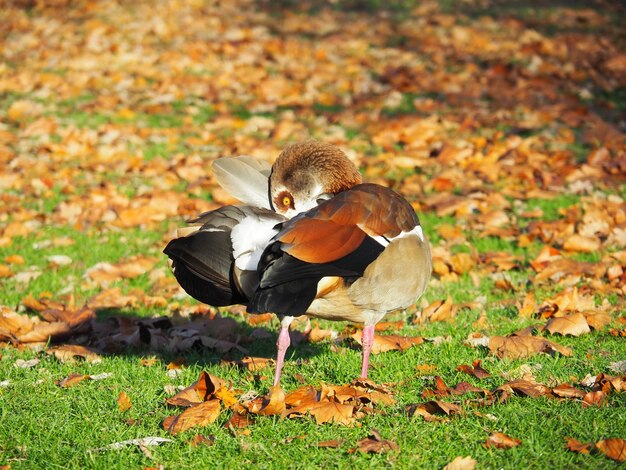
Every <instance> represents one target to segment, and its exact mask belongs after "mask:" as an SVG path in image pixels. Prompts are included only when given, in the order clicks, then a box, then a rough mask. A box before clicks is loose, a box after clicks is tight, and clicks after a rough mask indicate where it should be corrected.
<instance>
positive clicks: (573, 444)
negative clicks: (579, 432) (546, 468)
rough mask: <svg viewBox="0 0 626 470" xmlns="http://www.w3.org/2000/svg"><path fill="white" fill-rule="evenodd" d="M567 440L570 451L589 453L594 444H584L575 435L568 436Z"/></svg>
mask: <svg viewBox="0 0 626 470" xmlns="http://www.w3.org/2000/svg"><path fill="white" fill-rule="evenodd" d="M565 440H566V441H567V444H566V445H565V447H566V448H567V449H568V450H569V451H571V452H576V453H577V454H588V453H589V452H590V451H591V447H593V444H591V443H589V444H583V443H582V442H580V441H579V440H577V439H574V438H573V437H566V438H565Z"/></svg>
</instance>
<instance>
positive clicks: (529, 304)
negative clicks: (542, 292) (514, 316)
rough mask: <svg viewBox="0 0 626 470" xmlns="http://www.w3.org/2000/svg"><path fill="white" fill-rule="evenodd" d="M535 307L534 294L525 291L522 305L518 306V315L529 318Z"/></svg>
mask: <svg viewBox="0 0 626 470" xmlns="http://www.w3.org/2000/svg"><path fill="white" fill-rule="evenodd" d="M536 308H537V303H536V302H535V294H534V293H533V292H532V291H530V292H527V293H526V296H525V297H524V301H523V302H522V305H521V306H519V307H518V312H519V316H520V317H523V318H530V317H531V316H532V315H533V314H534V313H535V310H536Z"/></svg>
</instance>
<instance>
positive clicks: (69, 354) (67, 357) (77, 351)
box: [46, 344, 102, 364]
mask: <svg viewBox="0 0 626 470" xmlns="http://www.w3.org/2000/svg"><path fill="white" fill-rule="evenodd" d="M46 353H47V354H50V355H54V357H56V358H57V359H58V360H59V361H61V362H69V363H73V362H75V361H74V359H75V358H77V357H78V358H80V359H84V360H85V361H87V362H91V363H94V364H95V363H98V362H102V357H101V356H100V355H99V354H98V353H97V352H96V351H95V350H94V349H92V348H87V347H85V346H80V345H78V344H61V345H59V346H53V347H51V348H49V349H48V350H47V351H46Z"/></svg>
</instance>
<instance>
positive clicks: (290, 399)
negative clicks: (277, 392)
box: [285, 385, 319, 407]
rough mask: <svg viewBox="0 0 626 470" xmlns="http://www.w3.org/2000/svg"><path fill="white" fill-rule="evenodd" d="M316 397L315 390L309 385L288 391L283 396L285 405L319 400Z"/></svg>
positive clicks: (294, 405)
mask: <svg viewBox="0 0 626 470" xmlns="http://www.w3.org/2000/svg"><path fill="white" fill-rule="evenodd" d="M317 397H318V393H317V390H315V388H313V387H311V386H310V385H307V386H305V387H300V388H297V389H296V390H294V391H293V392H290V393H288V394H287V395H286V396H285V404H286V405H287V406H291V407H297V406H300V405H303V404H305V403H316V402H318V401H319V400H318V398H317Z"/></svg>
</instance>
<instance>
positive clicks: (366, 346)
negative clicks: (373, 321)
mask: <svg viewBox="0 0 626 470" xmlns="http://www.w3.org/2000/svg"><path fill="white" fill-rule="evenodd" d="M375 329H376V325H367V326H364V327H363V332H362V333H361V347H362V348H363V367H362V368H361V378H362V379H367V369H368V368H369V365H370V352H371V350H372V344H374V330H375Z"/></svg>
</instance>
